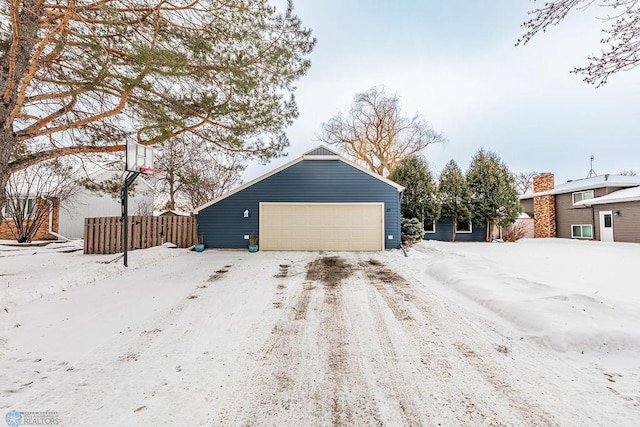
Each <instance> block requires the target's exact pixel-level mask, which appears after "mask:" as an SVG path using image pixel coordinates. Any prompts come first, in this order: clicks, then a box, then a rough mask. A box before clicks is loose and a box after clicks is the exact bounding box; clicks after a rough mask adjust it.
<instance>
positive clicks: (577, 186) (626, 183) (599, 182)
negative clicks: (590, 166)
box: [520, 174, 640, 200]
mask: <svg viewBox="0 0 640 427" xmlns="http://www.w3.org/2000/svg"><path fill="white" fill-rule="evenodd" d="M638 185H640V176H625V175H610V174H606V175H598V176H594V177H592V178H583V179H576V180H573V181H567V182H563V183H562V184H558V186H556V188H554V189H553V190H549V191H541V192H538V193H528V194H523V195H522V196H520V200H525V199H531V198H533V197H537V196H547V195H549V194H564V193H572V192H574V191H583V190H592V189H595V188H606V187H635V186H638Z"/></svg>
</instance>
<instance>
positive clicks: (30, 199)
mask: <svg viewBox="0 0 640 427" xmlns="http://www.w3.org/2000/svg"><path fill="white" fill-rule="evenodd" d="M20 199H21V201H22V203H28V204H29V205H30V206H33V205H35V206H36V212H38V211H41V210H46V211H47V212H48V213H47V214H46V218H45V219H44V221H43V222H42V224H41V225H40V226H39V227H38V230H37V231H36V234H35V235H34V236H33V240H56V239H57V238H58V237H57V232H58V225H59V212H60V209H59V204H58V199H55V198H54V199H45V198H42V197H40V198H38V197H35V196H29V195H24V196H22V197H21V198H20ZM27 210H28V211H31V208H28V209H27ZM35 215H37V216H39V214H35ZM2 217H3V218H4V219H3V220H2V222H0V240H15V238H16V228H15V225H14V219H13V213H12V212H11V210H10V209H9V207H8V206H5V207H4V208H3V210H2ZM32 219H33V218H31V219H30V220H32Z"/></svg>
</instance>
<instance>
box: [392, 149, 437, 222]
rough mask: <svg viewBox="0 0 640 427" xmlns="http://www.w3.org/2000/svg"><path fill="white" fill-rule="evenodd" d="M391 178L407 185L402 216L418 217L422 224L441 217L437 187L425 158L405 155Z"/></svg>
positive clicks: (403, 197) (402, 205)
mask: <svg viewBox="0 0 640 427" xmlns="http://www.w3.org/2000/svg"><path fill="white" fill-rule="evenodd" d="M389 179H391V180H392V181H394V182H397V183H398V184H400V185H403V186H404V187H405V190H404V193H403V194H402V204H401V205H400V211H401V214H402V217H404V218H407V219H410V218H417V219H418V220H419V221H420V222H421V223H422V224H424V223H425V222H428V223H431V222H433V221H435V220H437V219H438V218H439V217H440V203H439V201H438V199H437V187H436V184H435V182H434V179H433V175H432V174H431V171H430V170H429V165H428V164H427V162H426V161H425V160H424V158H422V157H420V156H415V155H412V156H408V157H405V158H404V159H403V160H402V161H401V162H400V164H398V166H397V167H396V168H395V169H394V170H393V172H392V173H391V175H389Z"/></svg>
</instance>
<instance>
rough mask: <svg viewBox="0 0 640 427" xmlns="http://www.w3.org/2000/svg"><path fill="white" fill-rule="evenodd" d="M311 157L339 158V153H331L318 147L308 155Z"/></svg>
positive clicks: (324, 148)
mask: <svg viewBox="0 0 640 427" xmlns="http://www.w3.org/2000/svg"><path fill="white" fill-rule="evenodd" d="M306 154H307V155H309V156H337V155H338V153H336V152H335V151H331V150H329V149H328V148H326V147H318V148H316V149H315V150H312V151H309V152H308V153H306Z"/></svg>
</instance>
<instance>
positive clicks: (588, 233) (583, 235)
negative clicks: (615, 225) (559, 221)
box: [571, 224, 593, 239]
mask: <svg viewBox="0 0 640 427" xmlns="http://www.w3.org/2000/svg"><path fill="white" fill-rule="evenodd" d="M571 237H573V238H574V239H592V238H593V226H592V225H591V224H579V225H572V226H571Z"/></svg>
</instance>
